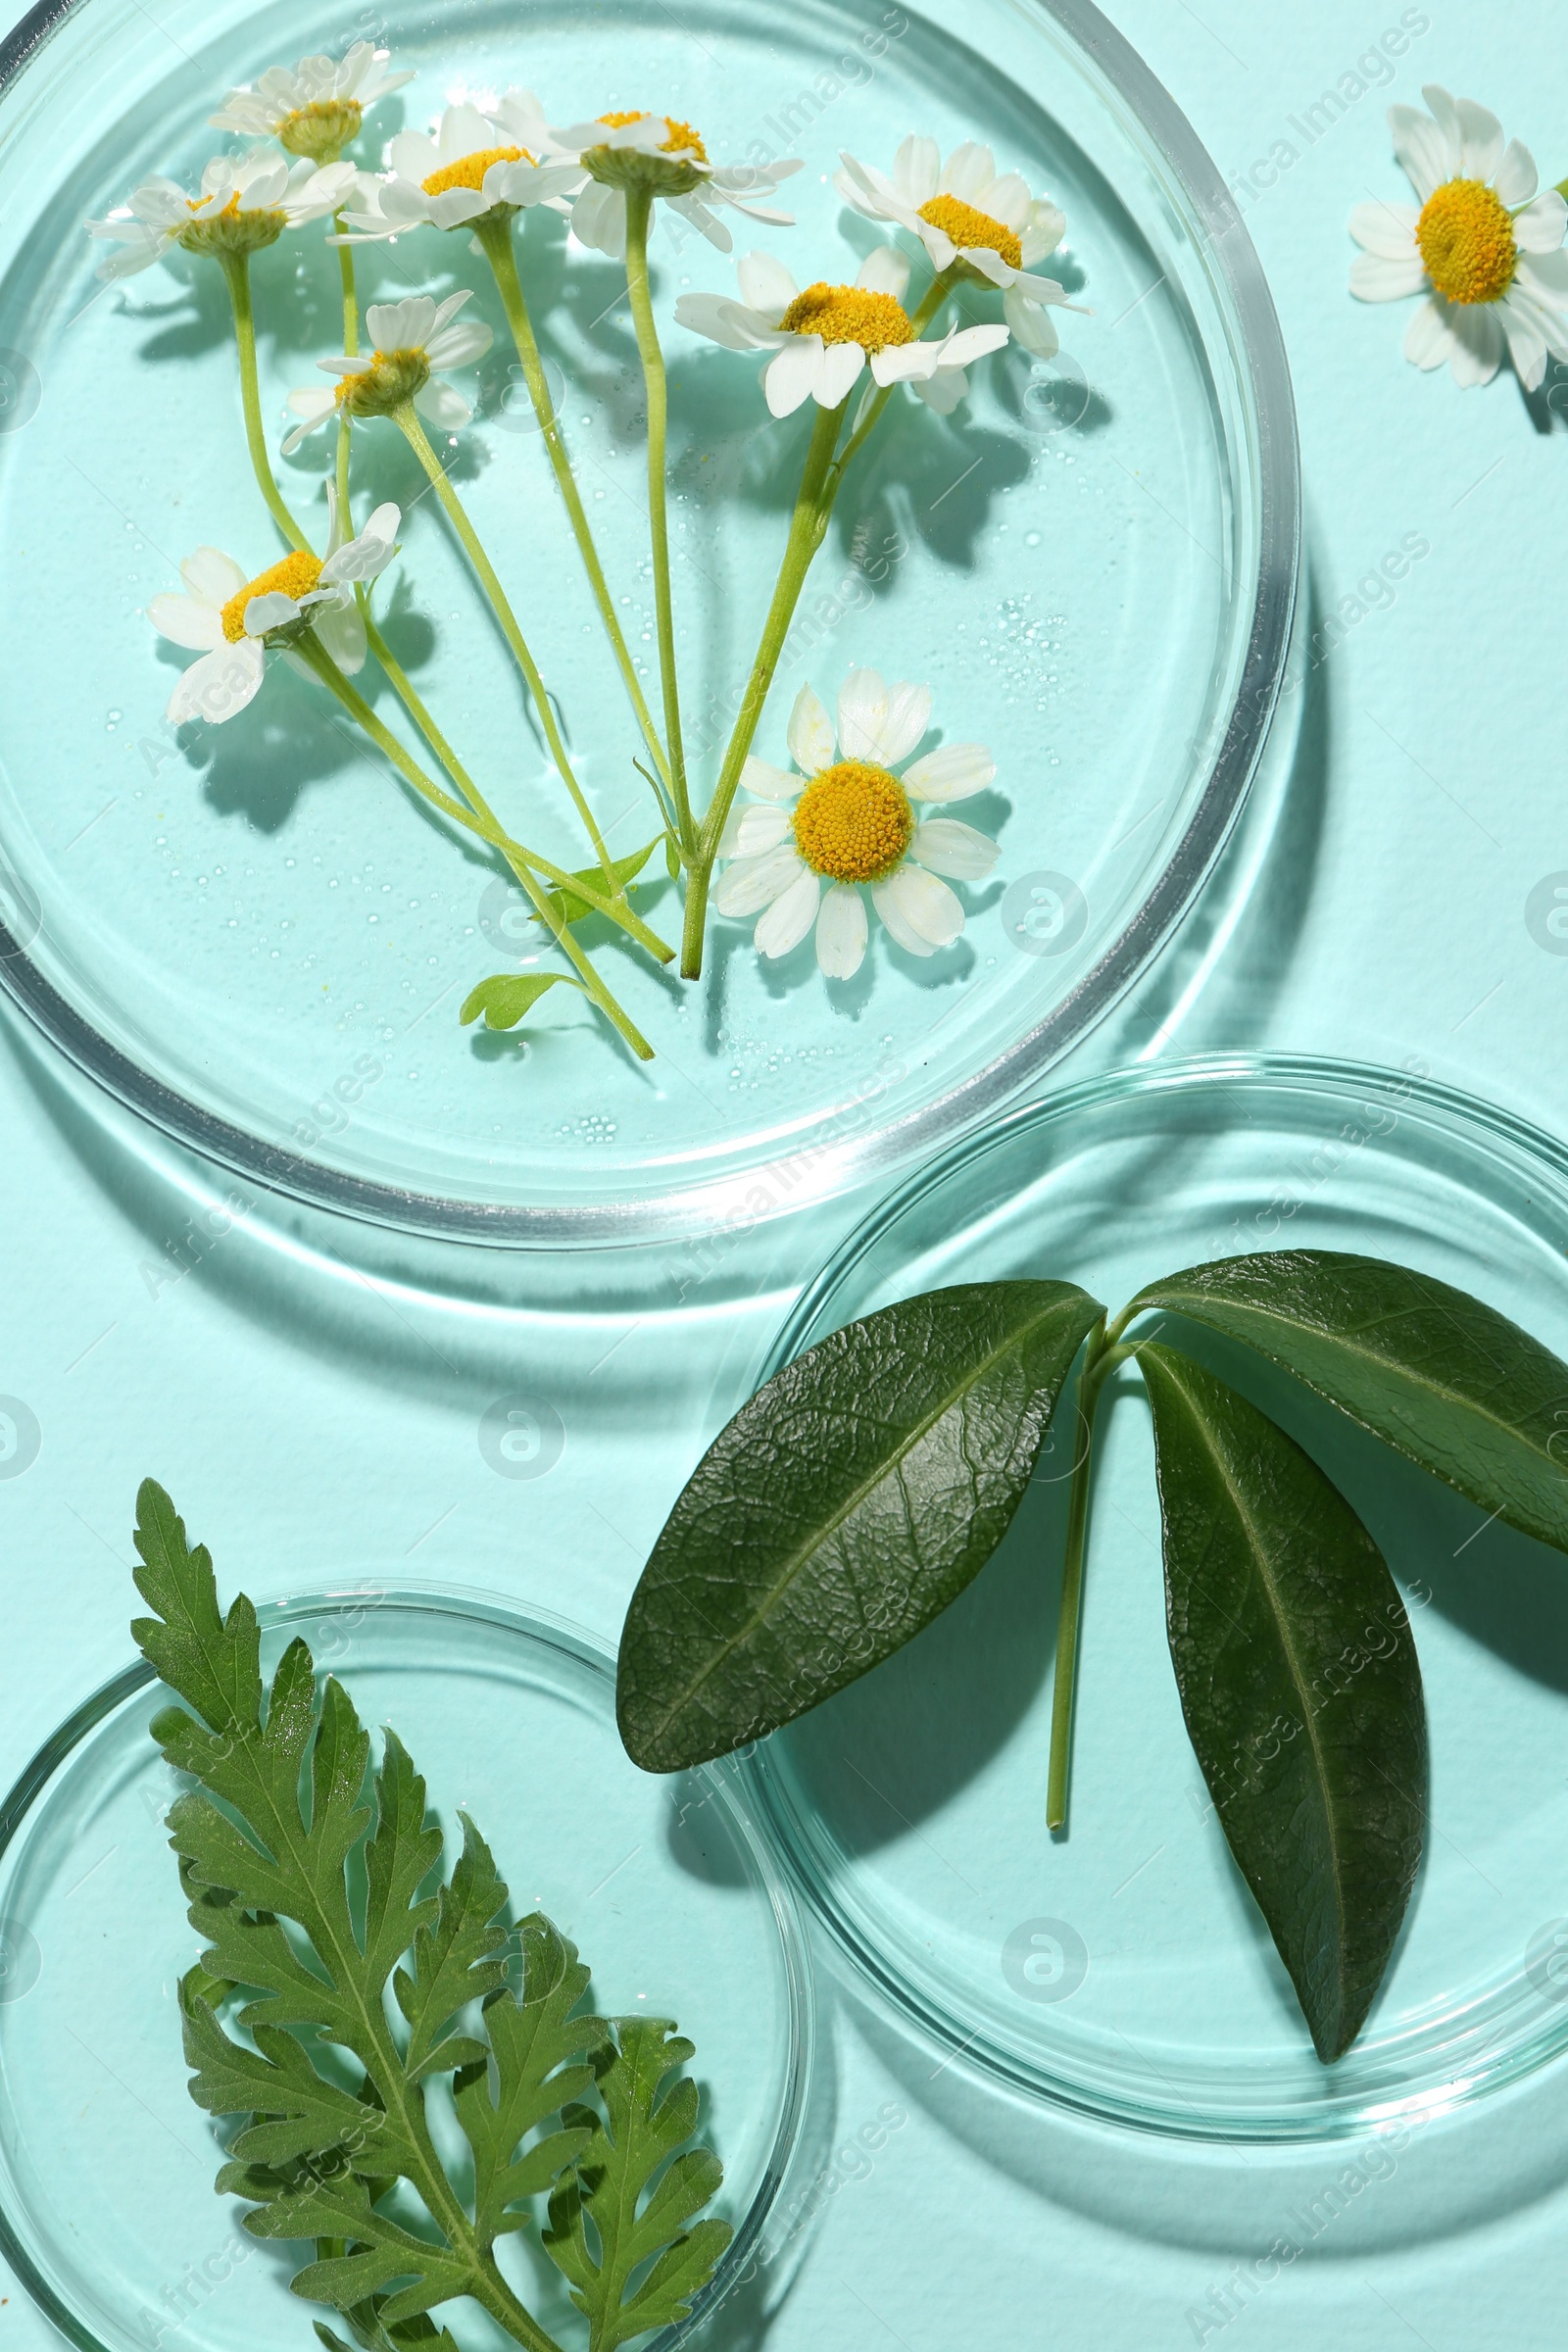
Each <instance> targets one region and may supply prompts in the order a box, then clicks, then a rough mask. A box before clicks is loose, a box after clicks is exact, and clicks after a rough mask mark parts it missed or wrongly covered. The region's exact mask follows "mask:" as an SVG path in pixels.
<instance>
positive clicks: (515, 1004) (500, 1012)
mask: <svg viewBox="0 0 1568 2352" xmlns="http://www.w3.org/2000/svg"><path fill="white" fill-rule="evenodd" d="M558 981H563V982H564V984H565V985H566V987H568V988H576V987H577V986H578V985H579V983H578V982H577V981H575V980H573V979H572V977H571V975H570V973H569V972H493V973H492V974H491V976H490V978H489V979H488V980H481V981H480V982H479V984H478V986H477V988H474V989H470V991H469V992H468V994H467V996H466V997H465V998H464V1000H463V1006H462V1010H461V1011H460V1012H459V1014H458V1018H459V1020H460V1021H461V1022H462V1023H463V1025H464V1027H465V1028H467V1026H468V1024H469V1023H470V1022H471V1021H476V1020H477V1019H478V1018H479V1015H480V1013H481V1012H482V1013H483V1014H484V1025H485V1027H486V1028H487V1029H515V1027H516V1026H517V1023H518V1022H519V1021H520V1020H522V1019H523V1018H524V1017H525V1015H526V1014H528V1013H530V1012H532V1010H533V1008H534V1006H535V1005H537V1004H538V1002H539V1000H540V998H541V997H542V996H543V995H544V993H545V991H546V989H547V988H554V987H555V986H556V983H557V982H558Z"/></svg>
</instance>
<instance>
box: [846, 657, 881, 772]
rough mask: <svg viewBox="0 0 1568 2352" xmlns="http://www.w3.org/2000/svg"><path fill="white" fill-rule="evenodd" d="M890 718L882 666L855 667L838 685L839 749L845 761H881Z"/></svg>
mask: <svg viewBox="0 0 1568 2352" xmlns="http://www.w3.org/2000/svg"><path fill="white" fill-rule="evenodd" d="M887 718H888V689H887V681H886V680H885V678H884V677H883V675H882V672H881V671H880V670H879V669H852V670H851V672H850V674H849V676H848V677H847V678H846V679H845V681H844V683H843V685H842V686H841V687H840V688H839V750H840V752H841V753H842V755H843V757H844V758H845V759H846V760H879V759H880V753H879V750H878V746H879V745H880V743H881V741H882V730H883V728H884V727H885V726H886V724H887Z"/></svg>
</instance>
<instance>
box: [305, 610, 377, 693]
mask: <svg viewBox="0 0 1568 2352" xmlns="http://www.w3.org/2000/svg"><path fill="white" fill-rule="evenodd" d="M315 620H316V634H317V636H318V637H319V640H320V642H321V644H322V645H323V646H324V647H325V649H326V651H327V652H328V653H329V654H330V655H331V657H332V659H333V661H334V662H336V663H337V665H338V667H339V669H343V670H347V672H348V674H349V676H350V677H353V676H354V675H355V674H356V672H357V671H359V670H362V669H363V668H364V667H365V656H366V634H365V615H364V614H363V613H361V611H360V608H359V603H358V601H357V599H356V598H354V597H352V596H348V597H342V598H338V599H333V600H329V601H328V602H327V603H326V604H323V605H319V606H318V607H317V610H316V615H315Z"/></svg>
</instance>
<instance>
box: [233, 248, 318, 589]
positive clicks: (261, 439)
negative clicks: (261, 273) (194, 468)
mask: <svg viewBox="0 0 1568 2352" xmlns="http://www.w3.org/2000/svg"><path fill="white" fill-rule="evenodd" d="M221 258H222V270H223V277H224V280H225V282H226V284H227V286H228V299H229V301H230V303H231V304H232V305H233V310H234V341H235V343H236V344H237V346H238V348H239V392H240V401H241V404H242V406H243V408H244V411H245V440H246V445H247V447H248V448H249V450H250V453H251V465H252V466H253V467H254V469H255V473H256V483H257V487H258V489H259V490H260V491H261V494H262V496H263V497H264V498H265V499H266V501H267V505H268V511H269V513H270V515H271V517H272V520H273V521H274V522H275V523H276V525H277V527H278V529H279V530H280V531H281V532H282V534H283V536H284V538H285V539H286V540H287V541H288V543H289V545H290V546H291V547H297V548H299V549H300V550H301V551H302V552H303V553H304V554H306V555H309V554H310V553H311V543H310V541H309V540H308V539H307V538H306V536H305V533H304V532H303V531H302V530H301V529H300V526H299V524H298V523H297V522H296V521H295V519H294V517H293V515H291V514H290V513H289V510H288V506H287V503H286V501H285V500H284V497H283V494H282V492H281V491H280V490H279V489H278V486H277V484H276V482H275V481H274V480H273V479H272V467H271V461H270V459H269V457H268V455H267V435H266V433H265V432H264V431H263V429H262V400H261V392H260V388H259V386H258V384H257V380H256V319H255V314H254V313H253V311H252V309H251V275H250V262H249V259H248V257H247V256H246V255H245V254H243V253H234V254H224V255H223V256H222V257H221Z"/></svg>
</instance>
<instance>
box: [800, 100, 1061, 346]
mask: <svg viewBox="0 0 1568 2352" xmlns="http://www.w3.org/2000/svg"><path fill="white" fill-rule="evenodd" d="M842 161H843V166H844V168H843V170H842V171H841V172H835V174H834V179H833V184H834V186H835V187H836V188H837V189H838V191H839V194H840V195H841V196H842V197H843V198H844V201H845V203H846V204H850V205H853V206H854V208H855V210H856V211H857V212H858V213H863V214H864V215H865V217H866V219H867V220H868V221H897V222H898V224H899V226H900V227H901V228H907V229H908V230H909V231H910V232H911V234H912V235H914V236H917V237H918V238H919V240H920V242H921V244H922V245H923V246H924V247H925V250H926V253H927V255H928V257H929V259H930V263H931V267H932V269H933V270H939V271H940V270H951V269H952V268H953V267H954V265H955V263H962V265H963V267H964V270H965V271H966V273H967V274H968V275H969V276H971V277H973V278H978V279H980V280H981V281H983V282H984V283H985V284H988V285H993V286H996V287H998V288H999V289H1000V290H1001V293H1002V298H1003V301H1002V310H1003V316H1004V317H1005V319H1006V321H1007V324H1008V325H1009V326H1010V327H1011V329H1012V331H1013V334H1014V335H1015V336H1016V338H1017V340H1018V341H1019V342H1020V343H1021V344H1022V345H1023V347H1024V349H1025V351H1028V352H1032V353H1033V354H1034V356H1035V357H1036V358H1037V359H1042V360H1049V359H1054V356H1055V354H1056V352H1057V350H1058V349H1059V348H1060V346H1059V343H1058V339H1057V335H1056V329H1055V326H1054V322H1053V320H1052V319H1051V318H1050V316H1049V312H1050V309H1051V307H1052V306H1060V307H1061V308H1063V309H1066V310H1074V309H1076V308H1077V307H1078V306H1077V305H1076V304H1074V303H1070V302H1068V300H1067V293H1066V289H1065V287H1063V286H1060V285H1058V284H1057V283H1056V280H1055V279H1054V277H1037V276H1035V275H1034V274H1033V270H1034V265H1035V264H1036V263H1037V262H1043V261H1044V260H1045V258H1046V256H1047V254H1048V253H1053V252H1054V250H1055V248H1056V247H1057V246H1058V245H1059V244H1060V243H1061V240H1062V237H1063V235H1064V234H1065V232H1066V227H1067V221H1066V216H1065V215H1064V214H1063V213H1061V212H1060V211H1059V210H1058V209H1057V207H1056V206H1055V205H1054V204H1053V203H1052V202H1051V201H1050V199H1049V198H1048V197H1044V196H1035V195H1033V194H1032V193H1031V191H1030V187H1029V183H1028V181H1027V180H1026V179H1025V178H1024V177H1023V175H1022V173H1021V172H1000V173H999V172H998V171H997V162H996V157H995V156H994V155H993V154H992V151H991V149H990V148H989V147H983V146H981V145H980V144H979V143H978V141H976V140H974V139H966V140H965V141H964V143H963V145H962V146H961V147H956V148H955V149H954V151H953V153H952V154H951V155H950V156H949V158H948V160H947V162H946V163H945V164H944V163H943V161H942V150H941V149H940V148H939V147H938V145H937V143H936V141H935V139H923V138H907V139H906V140H905V142H904V144H903V146H902V147H901V148H900V149H899V152H898V154H897V155H896V156H895V157H894V159H893V170H892V172H891V173H888V172H878V171H875V170H874V169H873V168H872V166H871V165H869V164H862V163H858V162H857V160H856V158H855V157H854V156H853V155H851V154H850V153H849V152H848V151H847V150H846V151H844V152H843V155H842Z"/></svg>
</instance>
